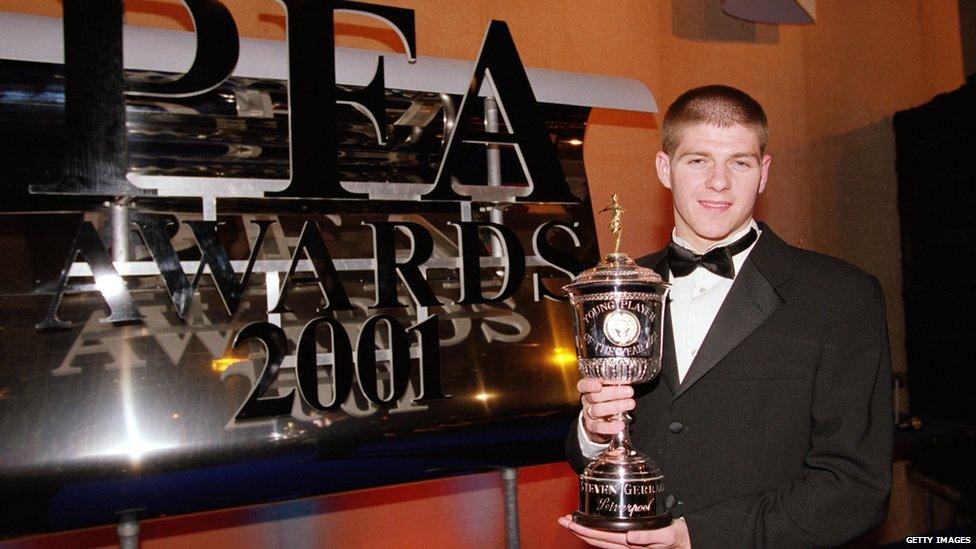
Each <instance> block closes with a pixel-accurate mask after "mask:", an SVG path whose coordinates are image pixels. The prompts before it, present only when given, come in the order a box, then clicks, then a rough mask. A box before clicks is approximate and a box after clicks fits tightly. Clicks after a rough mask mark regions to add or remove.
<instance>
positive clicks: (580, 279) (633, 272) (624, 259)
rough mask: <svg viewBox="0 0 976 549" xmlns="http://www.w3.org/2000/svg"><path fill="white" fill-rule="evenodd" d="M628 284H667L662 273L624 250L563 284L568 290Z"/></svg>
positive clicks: (607, 257) (610, 255)
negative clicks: (594, 285) (639, 261)
mask: <svg viewBox="0 0 976 549" xmlns="http://www.w3.org/2000/svg"><path fill="white" fill-rule="evenodd" d="M606 283H611V284H627V283H645V284H647V283H653V284H660V285H662V286H666V285H667V284H665V282H664V279H662V278H661V275H659V274H657V273H656V272H654V271H653V270H652V269H648V268H647V267H641V266H640V265H638V264H637V263H635V262H634V260H633V259H631V258H630V257H628V256H627V254H625V253H622V252H614V253H611V254H607V256H606V257H605V258H604V259H603V261H601V262H600V263H599V264H597V265H596V266H595V267H592V268H589V269H587V270H585V271H583V272H582V273H580V274H579V275H578V276H577V277H576V278H575V279H573V282H571V283H569V284H567V285H565V286H563V289H564V290H566V291H567V292H570V293H573V291H574V290H576V291H579V290H581V289H582V288H583V287H585V286H590V285H592V284H606Z"/></svg>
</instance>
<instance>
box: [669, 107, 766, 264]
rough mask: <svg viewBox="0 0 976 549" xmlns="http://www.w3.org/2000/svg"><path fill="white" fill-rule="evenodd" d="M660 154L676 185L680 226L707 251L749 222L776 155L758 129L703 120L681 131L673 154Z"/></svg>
mask: <svg viewBox="0 0 976 549" xmlns="http://www.w3.org/2000/svg"><path fill="white" fill-rule="evenodd" d="M655 160H656V163H657V176H658V178H660V179H661V183H662V184H663V185H664V186H665V187H667V188H668V189H671V195H672V200H673V201H674V226H675V231H676V232H677V234H678V236H680V237H681V238H683V239H685V240H687V241H688V242H689V243H691V244H692V245H694V246H695V248H697V250H698V252H703V251H704V250H705V249H707V248H708V247H709V246H711V245H712V244H714V243H716V242H718V241H720V240H722V239H723V238H725V237H727V236H729V235H730V234H732V233H734V232H736V231H738V230H739V229H742V228H744V227H746V226H747V225H748V224H749V220H750V219H751V218H752V211H753V209H754V208H755V206H756V198H757V197H758V196H759V193H761V192H763V190H764V189H765V187H766V178H767V177H768V176H769V163H770V161H771V160H772V158H771V157H770V156H769V155H768V154H767V155H765V156H762V155H761V154H760V152H759V138H758V136H757V135H756V133H755V132H754V131H753V130H751V129H749V128H747V127H745V126H742V125H735V126H732V127H729V128H720V127H718V126H713V125H711V124H704V123H702V124H695V125H692V126H688V127H687V128H685V129H684V130H683V131H682V132H681V139H680V141H679V143H678V148H677V150H675V152H674V158H671V157H669V156H668V155H667V154H665V153H664V152H658V153H657V157H656V159H655Z"/></svg>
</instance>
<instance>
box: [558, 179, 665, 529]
mask: <svg viewBox="0 0 976 549" xmlns="http://www.w3.org/2000/svg"><path fill="white" fill-rule="evenodd" d="M607 210H609V211H610V212H611V221H610V230H611V231H612V232H613V233H614V234H615V235H616V237H617V241H616V246H615V247H614V252H613V253H611V254H609V255H607V257H606V258H605V259H604V260H603V261H601V262H600V264H599V265H597V266H596V267H593V268H592V269H588V270H586V271H584V272H582V273H580V275H579V276H577V277H576V279H575V280H574V281H573V282H572V283H571V284H568V285H566V286H564V289H565V290H566V292H567V293H568V294H569V301H570V303H571V304H572V306H573V327H574V339H575V341H576V354H577V357H578V364H579V371H580V375H582V376H583V377H586V378H593V379H597V380H599V381H600V382H601V383H603V384H604V385H632V384H636V383H644V382H647V381H650V380H652V379H654V377H656V376H657V375H658V373H660V371H661V351H662V343H663V332H664V306H665V303H666V300H667V294H668V290H669V286H668V285H667V284H665V283H664V282H663V281H662V279H661V277H660V276H659V275H658V274H657V273H655V272H654V271H652V270H651V269H647V268H644V267H641V266H639V265H637V264H636V263H634V261H633V260H632V259H630V258H629V257H627V254H624V253H620V251H619V250H620V232H621V231H620V215H621V213H623V209H622V208H621V207H620V204H619V202H618V200H617V195H616V194H614V195H613V198H612V200H611V205H610V207H609V208H607ZM604 211H606V210H604ZM608 420H621V421H623V422H624V429H623V430H622V431H621V432H620V433H617V434H616V435H615V436H614V437H613V438H612V439H611V440H610V446H609V447H608V448H607V449H606V450H604V451H603V452H601V453H600V454H599V455H598V456H596V458H594V459H592V460H591V461H590V462H589V464H588V465H587V467H586V469H585V470H584V471H583V474H582V475H580V492H579V510H577V511H576V512H575V513H573V520H574V521H575V522H577V523H579V524H581V525H583V526H587V527H590V528H597V529H600V530H611V531H628V530H645V529H651V528H661V527H664V526H667V525H669V524H671V513H670V512H668V510H667V509H666V508H665V505H664V495H663V490H664V475H663V474H662V473H661V470H660V469H658V467H657V466H656V465H655V464H654V462H653V461H652V460H651V458H649V457H648V456H646V455H644V454H642V453H641V452H638V451H637V450H635V449H634V448H633V447H632V446H631V445H630V431H629V428H628V426H629V424H630V421H631V417H630V414H627V413H620V414H615V415H614V416H612V417H610V418H608Z"/></svg>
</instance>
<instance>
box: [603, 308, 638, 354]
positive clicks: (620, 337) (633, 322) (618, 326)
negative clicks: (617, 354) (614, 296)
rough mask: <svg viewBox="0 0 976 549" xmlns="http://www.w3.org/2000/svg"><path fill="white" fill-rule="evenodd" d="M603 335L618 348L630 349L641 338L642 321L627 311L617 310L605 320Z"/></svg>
mask: <svg viewBox="0 0 976 549" xmlns="http://www.w3.org/2000/svg"><path fill="white" fill-rule="evenodd" d="M603 333H604V334H605V335H606V336H607V339H608V340H610V343H613V344H614V345H616V346H617V347H628V346H630V345H633V344H634V343H635V342H636V341H637V338H638V337H639V336H640V320H638V319H637V315H635V314H634V313H632V312H630V311H628V310H626V309H616V310H614V311H612V312H610V314H608V315H607V316H606V318H604V319H603Z"/></svg>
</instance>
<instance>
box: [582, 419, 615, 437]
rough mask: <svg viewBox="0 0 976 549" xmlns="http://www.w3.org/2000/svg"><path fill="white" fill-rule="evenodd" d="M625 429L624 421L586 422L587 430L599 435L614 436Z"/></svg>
mask: <svg viewBox="0 0 976 549" xmlns="http://www.w3.org/2000/svg"><path fill="white" fill-rule="evenodd" d="M623 428H624V422H622V421H603V420H602V419H598V420H595V421H587V422H586V430H587V431H589V432H591V433H595V434H597V435H604V436H613V435H615V434H617V433H619V432H620V431H622V430H623Z"/></svg>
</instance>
